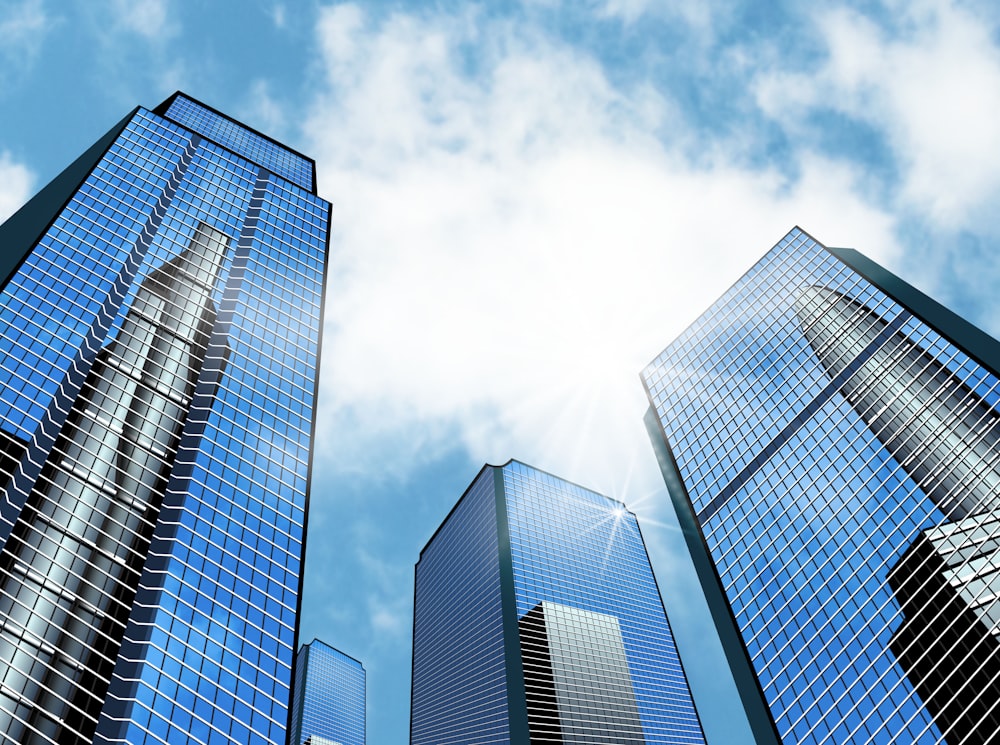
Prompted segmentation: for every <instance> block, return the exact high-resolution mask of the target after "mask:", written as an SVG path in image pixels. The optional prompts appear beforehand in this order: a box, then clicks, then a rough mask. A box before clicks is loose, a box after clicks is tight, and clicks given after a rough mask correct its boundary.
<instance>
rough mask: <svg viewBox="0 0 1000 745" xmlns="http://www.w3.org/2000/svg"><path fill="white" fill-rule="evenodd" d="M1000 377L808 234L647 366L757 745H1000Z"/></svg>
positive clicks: (785, 244)
mask: <svg viewBox="0 0 1000 745" xmlns="http://www.w3.org/2000/svg"><path fill="white" fill-rule="evenodd" d="M998 370H1000V344H998V343H997V342H996V341H995V340H993V339H992V338H990V337H988V336H986V335H985V334H983V333H982V332H981V331H979V330H978V329H976V328H974V327H973V326H971V325H970V324H968V323H967V322H965V321H963V320H962V319H961V318H959V317H958V316H956V315H955V314H953V313H951V312H950V311H948V310H947V309H945V308H943V307H942V306H941V305H939V304H938V303H936V302H934V301H933V300H931V299H930V298H928V297H926V296H925V295H923V294H922V293H920V292H918V291H917V290H915V289H914V288H913V287H911V286H909V285H908V284H906V283H905V282H903V281H901V280H900V279H898V278H897V277H895V276H894V275H892V274H890V273H889V272H887V271H886V270H884V269H883V268H881V267H879V266H878V265H876V264H875V263H873V262H871V261H870V260H868V259H866V258H865V257H863V256H862V255H860V254H858V253H857V252H855V251H851V250H848V249H828V248H825V247H824V246H822V245H820V244H819V243H817V242H816V241H815V240H813V239H812V238H811V237H810V236H808V235H806V234H805V233H803V232H802V231H800V230H798V229H796V230H793V231H792V232H791V233H789V234H788V235H787V236H786V237H785V238H784V239H783V240H782V241H781V242H780V243H779V244H778V245H777V246H775V247H774V249H772V251H771V252H770V253H768V254H767V255H766V256H765V257H764V258H763V259H762V260H761V261H760V262H758V263H757V264H756V265H755V266H754V267H753V268H752V269H751V270H750V271H749V272H747V274H746V275H744V276H743V277H742V278H741V279H740V280H739V281H738V282H737V283H736V284H735V285H734V286H733V287H732V288H731V289H730V290H729V291H728V292H726V293H725V294H724V295H723V296H722V297H721V298H720V299H719V300H718V301H717V302H716V303H715V304H714V305H712V307H711V308H709V309H708V311H706V312H705V313H704V315H702V316H701V317H700V318H699V319H698V320H697V321H696V322H695V323H694V324H693V325H692V326H691V327H690V328H688V329H687V330H686V331H685V332H684V333H682V334H681V336H680V337H679V338H678V339H676V340H675V341H674V342H673V343H671V344H670V346H668V347H667V348H666V350H664V351H663V353H662V354H660V356H658V357H657V358H656V359H655V360H654V361H653V362H652V363H651V364H650V365H649V366H648V367H647V368H646V369H645V370H644V371H643V373H642V379H643V382H644V384H645V386H646V390H647V393H648V395H649V400H650V404H651V409H650V412H649V414H648V415H647V418H646V421H647V426H648V428H649V431H650V437H651V439H652V441H653V444H654V447H655V448H656V449H657V455H658V457H659V460H660V465H661V468H662V470H663V473H664V477H665V479H666V481H667V485H668V488H669V491H670V495H671V498H672V501H673V503H674V506H675V507H676V510H677V514H678V517H679V518H680V521H681V524H682V527H683V528H684V531H685V537H686V539H687V543H688V547H689V549H690V551H691V554H692V557H693V558H694V561H695V566H696V569H697V570H698V573H699V575H700V577H701V581H702V585H703V587H704V589H705V592H706V595H707V597H708V600H709V604H710V607H711V609H712V613H713V616H714V619H715V623H716V626H717V628H718V630H719V633H720V636H721V638H722V641H723V646H724V648H725V651H726V654H727V656H728V658H729V661H730V664H731V665H732V668H733V670H734V673H735V676H736V679H737V685H738V688H739V690H740V695H741V696H742V698H743V703H744V706H745V707H746V709H747V711H748V714H749V715H750V719H751V725H752V726H753V727H754V729H755V732H756V734H757V737H758V740H759V741H760V742H777V741H778V740H779V739H780V740H782V741H784V742H785V743H850V742H880V743H883V742H884V743H889V742H899V743H949V745H958V743H966V744H968V745H971V744H972V743H987V742H990V743H996V742H1000V734H998V733H1000V651H998V646H1000V645H998V622H1000V602H998V597H1000V572H998V570H1000V554H998V552H997V549H998V547H1000V512H998V508H1000V495H998V487H1000V427H998V424H997V423H998V418H1000V411H998V408H1000V378H998V374H997V371H998Z"/></svg>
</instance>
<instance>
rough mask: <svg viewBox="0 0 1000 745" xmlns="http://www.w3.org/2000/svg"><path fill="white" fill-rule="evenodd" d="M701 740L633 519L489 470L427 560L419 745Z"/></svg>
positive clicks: (596, 499) (524, 476)
mask: <svg viewBox="0 0 1000 745" xmlns="http://www.w3.org/2000/svg"><path fill="white" fill-rule="evenodd" d="M473 741H474V742H479V743H489V742H495V743H513V742H528V741H530V742H533V743H534V742H566V743H570V742H572V743H585V742H601V743H703V742H704V737H703V735H702V730H701V724H700V722H699V721H698V717H697V713H696V712H695V709H694V704H693V702H692V699H691V694H690V691H689V689H688V686H687V679H686V678H685V676H684V671H683V669H682V667H681V664H680V659H679V657H678V656H677V651H676V648H675V647H674V643H673V637H672V635H671V633H670V627H669V624H668V622H667V618H666V614H665V612H664V609H663V604H662V601H661V599H660V595H659V591H658V589H657V586H656V581H655V579H654V577H653V572H652V569H651V568H650V565H649V559H648V557H647V555H646V549H645V545H644V543H643V540H642V536H641V534H640V532H639V526H638V523H637V522H636V519H635V516H634V515H633V514H632V513H631V512H629V511H628V510H626V509H625V507H624V505H622V504H621V503H620V502H617V501H615V500H612V499H609V498H608V497H605V496H602V495H600V494H597V493H595V492H592V491H589V490H587V489H584V488H582V487H579V486H576V485H575V484H571V483H569V482H567V481H563V480H562V479H558V478H556V477H554V476H551V475H549V474H547V473H544V472H542V471H538V470H536V469H534V468H531V467H530V466H526V465H524V464H522V463H518V462H517V461H511V462H509V463H508V464H507V465H505V466H502V467H494V466H486V467H485V468H484V469H483V470H482V471H481V472H480V474H479V476H478V477H477V478H476V480H475V481H474V482H473V483H472V485H471V486H470V487H469V489H468V490H467V491H466V493H465V494H464V495H463V497H462V499H461V500H460V501H459V503H458V504H457V505H456V506H455V508H454V509H453V510H452V512H451V514H450V515H449V516H448V518H447V519H446V520H445V522H444V523H443V524H442V525H441V527H440V528H439V529H438V531H437V533H435V535H434V537H433V538H432V539H431V540H430V542H429V543H428V544H427V546H426V547H425V548H424V550H423V551H422V552H421V555H420V561H419V562H418V563H417V567H416V591H415V603H414V638H413V689H412V709H411V742H412V743H414V745H418V744H421V743H436V744H444V743H467V742H473Z"/></svg>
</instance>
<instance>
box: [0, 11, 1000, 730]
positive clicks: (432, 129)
mask: <svg viewBox="0 0 1000 745" xmlns="http://www.w3.org/2000/svg"><path fill="white" fill-rule="evenodd" d="M998 33H1000V11H997V10H996V9H995V7H994V5H993V4H991V3H988V2H978V1H977V0H972V1H970V2H966V3H956V2H947V1H944V0H942V1H941V2H927V1H925V0H912V1H911V2H895V1H894V0H889V1H884V2H865V3H850V2H842V3H837V2H831V3H824V4H820V5H818V6H817V5H814V4H804V3H790V2H789V3H781V2H775V3H760V2H752V1H747V2H738V1H737V0H706V1H705V2H697V3H694V2H668V1H658V0H575V1H573V2H569V1H565V2H564V1H562V0H523V1H522V2H514V1H511V2H503V3H500V2H495V3H490V4H476V3H470V2H450V1H446V0H442V1H440V2H428V3H408V4H404V3H398V2H382V1H380V0H371V1H369V2H357V3H344V4H322V3H312V2H301V3H291V2H288V3H282V2H267V1H265V0H259V1H257V2H239V3H237V2H213V3H182V2H178V1H177V0H137V1H136V2H126V1H125V0H95V1H94V2H88V3H57V2H52V1H51V0H50V1H48V2H46V0H0V217H4V216H6V215H8V214H10V213H11V212H12V211H13V210H14V209H16V208H17V206H18V205H19V204H21V203H22V202H23V201H24V200H25V199H26V198H27V197H28V196H29V195H30V194H31V193H33V191H34V190H36V189H37V188H39V187H40V186H41V185H42V184H44V183H45V182H46V181H48V180H49V179H50V178H52V177H53V176H54V175H55V174H56V173H58V172H59V170H60V169H61V168H62V167H64V166H65V165H66V164H67V163H69V161H70V160H72V159H73V158H74V157H75V156H76V155H78V154H79V153H80V152H81V151H82V150H83V149H84V148H85V147H86V146H87V145H89V144H90V143H92V142H93V141H94V140H95V139H96V138H97V137H98V136H99V135H100V134H102V133H103V132H104V131H106V130H107V129H108V128H109V127H110V126H111V125H112V124H113V123H114V122H116V121H117V120H118V119H120V118H121V117H122V116H123V115H124V114H125V113H126V112H128V111H129V110H131V108H132V107H133V106H135V105H137V104H142V105H145V106H149V107H152V106H155V105H156V104H157V103H159V102H160V101H161V100H162V99H164V98H165V97H166V96H168V95H169V94H170V93H172V92H173V91H174V90H176V89H182V90H184V91H186V92H188V93H190V94H191V95H193V96H195V97H196V98H200V99H202V100H204V101H205V102H206V103H209V104H211V105H213V106H215V107H216V108H219V109H221V110H223V111H226V112H227V113H230V114H231V115H233V116H235V117H237V118H239V119H242V120H243V121H245V122H247V123H248V124H250V125H252V126H254V127H256V128H258V129H261V130H263V131H265V132H267V133H269V134H271V135H273V136H274V137H276V138H278V139H280V140H283V141H285V142H287V143H288V144H290V145H291V146H293V147H296V148H297V149H300V150H302V151H303V152H306V153H309V154H311V155H313V156H314V157H315V158H316V160H317V165H318V169H319V185H320V193H321V194H322V195H323V196H324V197H326V198H327V199H329V200H330V201H331V202H332V203H333V205H334V210H333V220H334V223H333V243H332V265H331V273H330V287H329V290H328V306H327V310H326V337H325V341H324V359H323V370H322V391H321V401H320V415H319V422H320V425H319V430H318V433H317V447H316V454H317V459H316V464H315V467H314V483H313V497H312V514H311V517H310V531H311V532H310V538H309V552H308V556H307V564H306V583H305V592H306V596H305V600H304V617H303V619H302V636H303V640H304V641H307V640H309V639H310V638H312V637H314V636H319V637H321V638H323V639H324V640H326V641H327V642H329V643H331V644H333V645H334V646H337V647H339V648H341V649H343V650H344V651H345V652H347V653H348V654H351V655H353V656H355V657H358V658H360V659H362V660H363V661H364V662H365V665H366V667H367V669H368V676H369V735H370V737H369V741H370V743H372V744H373V745H383V744H386V745H387V744H388V743H399V742H405V741H406V737H407V731H408V706H409V665H410V632H411V623H412V619H411V611H412V593H413V585H412V582H413V564H414V562H415V561H416V559H417V556H418V554H419V551H420V548H421V547H422V546H423V545H424V543H425V542H426V541H427V539H428V538H429V537H430V536H431V534H432V533H433V531H434V529H435V528H436V527H437V525H438V524H439V523H440V521H441V520H442V519H443V518H444V516H445V515H446V514H447V512H448V510H449V509H450V507H451V506H452V505H453V503H454V502H455V501H456V500H457V498H458V497H459V496H460V495H461V493H462V491H463V490H464V488H465V486H466V485H467V484H468V483H469V481H471V479H472V478H473V477H474V476H475V474H476V473H477V471H478V470H479V468H480V467H481V466H482V464H483V463H484V462H491V463H503V462H505V461H506V460H508V458H511V457H515V458H517V459H519V460H522V461H524V462H527V463H530V464H532V465H535V466H537V467H539V468H542V469H545V470H548V471H551V472H553V473H556V474H558V475H560V476H563V477H565V478H567V479H570V480H572V481H575V482H578V483H580V484H582V485H585V486H587V487H590V488H593V489H597V490H599V491H603V492H605V493H608V494H610V495H613V496H615V497H617V498H620V499H622V500H624V501H625V502H626V503H627V504H628V505H629V506H630V507H631V508H632V509H633V510H634V511H635V512H637V513H638V515H639V518H640V522H641V525H642V527H643V530H644V533H645V536H646V540H647V544H648V545H649V548H650V553H651V554H652V556H653V561H654V568H655V570H656V573H657V576H658V579H659V582H660V586H661V589H662V590H663V594H664V597H665V601H666V604H667V608H668V612H669V614H670V617H671V620H672V623H673V625H674V630H675V634H676V636H677V637H678V642H679V645H680V647H681V652H682V655H683V656H684V660H685V663H686V665H687V667H688V671H689V674H690V677H691V680H692V686H693V688H694V690H695V695H696V700H697V703H698V705H699V708H700V710H701V713H702V716H703V719H704V720H705V727H706V731H707V733H708V736H709V740H710V742H711V743H712V745H722V744H723V743H741V742H749V739H748V737H747V735H746V733H745V730H744V726H743V723H742V722H740V720H739V718H738V717H737V716H733V711H732V706H731V703H730V699H728V698H727V696H729V695H730V694H731V691H730V688H729V683H728V682H727V680H726V678H725V673H724V670H723V669H722V667H721V660H720V653H719V651H718V648H717V645H716V644H715V642H714V641H713V638H712V634H711V629H710V625H709V622H708V621H707V618H706V616H705V611H704V608H703V607H702V605H701V604H700V602H699V601H698V599H697V592H696V588H695V581H694V579H693V578H692V575H691V572H690V570H689V569H688V568H687V566H686V564H685V559H684V556H683V553H682V548H681V544H680V541H679V539H678V536H677V533H676V531H675V530H674V529H673V528H672V527H671V517H670V513H669V509H668V508H667V505H666V497H665V493H664V491H663V487H662V483H661V482H660V480H659V476H658V474H657V471H656V466H655V461H654V459H653V455H652V451H651V449H650V447H649V445H648V443H647V442H646V439H645V433H644V431H643V428H642V423H641V417H642V413H643V411H644V408H645V403H644V398H643V395H642V391H641V388H640V385H639V382H638V371H639V369H640V368H641V367H642V366H643V365H644V364H645V363H646V362H648V361H649V360H650V359H652V358H653V357H654V356H655V355H656V354H657V353H658V352H659V351H660V349H661V348H662V347H664V346H665V345H666V343H667V342H668V341H670V340H671V339H672V338H673V337H674V336H675V335H676V334H677V333H678V332H679V331H680V330H681V329H682V328H684V327H685V326H686V325H687V324H689V323H690V322H691V321H693V320H694V318H695V317H696V316H697V315H698V313H700V312H701V311H702V310H703V309H704V308H705V307H706V306H707V305H708V304H709V303H711V302H712V300H714V298H715V297H716V296H717V295H719V294H720V293H721V292H722V291H723V290H724V289H725V288H726V287H727V286H728V285H729V284H731V283H732V282H733V281H734V280H735V279H736V278H737V277H738V276H739V275H740V274H741V273H742V272H743V271H745V270H746V269H747V268H748V267H749V266H750V265H751V264H752V263H753V262H754V261H755V260H756V259H757V258H759V256H760V255H761V254H763V252H764V251H766V250H767V249H768V248H769V247H770V246H771V245H773V244H774V243H775V242H776V241H777V240H778V239H779V238H780V237H781V236H782V235H784V233H785V232H787V230H788V229H789V228H791V227H792V226H793V225H796V224H798V225H800V226H802V227H803V228H804V229H806V230H807V231H809V232H810V233H812V234H813V235H814V236H815V237H816V238H817V239H819V240H820V241H822V242H824V243H826V244H827V245H834V246H852V247H855V248H858V249H860V250H861V251H863V252H864V253H866V254H867V255H869V256H871V257H872V258H875V259H876V260H879V261H881V262H883V263H884V264H885V265H887V266H888V267H889V268H891V269H893V270H894V271H896V272H897V273H898V274H900V275H901V276H903V277H904V278H905V279H907V280H908V281H910V282H912V283H914V284H916V285H917V286H918V287H921V288H922V289H924V290H925V291H927V292H929V293H930V294H932V295H933V296H935V297H936V298H937V299H939V300H941V301H942V302H944V303H946V304H947V305H949V306H950V307H952V308H953V309H955V310H957V311H958V312H960V313H963V314H965V315H966V316H967V317H969V318H970V319H971V320H973V321H974V322H976V323H978V324H979V325H981V326H982V327H983V328H985V329H986V330H988V331H990V332H992V333H994V334H996V333H997V332H998V330H1000V312H998V310H997V304H996V303H995V302H994V301H993V298H994V296H995V287H996V281H997V278H998V277H1000V254H998V252H997V251H996V250H995V248H994V247H995V246H996V245H997V240H998V238H1000V218H998V213H997V210H996V207H995V205H996V204H997V201H998V197H1000V127H998V126H997V122H998V121H1000V43H998V42H1000V36H998Z"/></svg>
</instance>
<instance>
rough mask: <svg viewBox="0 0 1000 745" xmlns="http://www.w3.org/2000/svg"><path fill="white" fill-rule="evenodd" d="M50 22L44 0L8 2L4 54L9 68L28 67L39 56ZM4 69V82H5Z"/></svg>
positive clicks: (0, 41)
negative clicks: (42, 0) (43, 3)
mask: <svg viewBox="0 0 1000 745" xmlns="http://www.w3.org/2000/svg"><path fill="white" fill-rule="evenodd" d="M49 26H50V21H49V18H48V16H47V14H46V13H45V8H44V7H43V5H42V2H41V0H24V1H23V2H20V3H17V4H8V7H7V8H6V9H5V10H4V12H3V15H2V17H0V55H2V58H3V60H4V63H5V66H6V67H7V68H8V69H24V68H25V67H27V66H28V65H30V63H32V62H33V61H34V60H35V58H36V57H37V55H38V51H39V49H40V48H41V44H42V41H43V39H44V38H45V35H46V33H47V32H48V30H49ZM2 73H3V71H2V70H0V81H3V79H4V77H6V76H4V75H3V74H2Z"/></svg>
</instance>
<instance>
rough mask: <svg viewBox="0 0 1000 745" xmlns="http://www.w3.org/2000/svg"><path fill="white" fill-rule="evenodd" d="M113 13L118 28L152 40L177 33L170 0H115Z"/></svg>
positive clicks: (112, 8)
mask: <svg viewBox="0 0 1000 745" xmlns="http://www.w3.org/2000/svg"><path fill="white" fill-rule="evenodd" d="M111 12H112V15H113V19H114V24H115V26H116V27H118V28H121V29H123V30H127V31H131V32H132V33H136V34H139V35H140V36H144V37H146V38H147V39H150V40H157V39H164V38H165V37H168V36H172V35H173V34H174V33H176V31H177V26H176V23H175V22H174V18H173V14H172V12H171V8H170V1H169V0H114V1H113V2H112V4H111Z"/></svg>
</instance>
